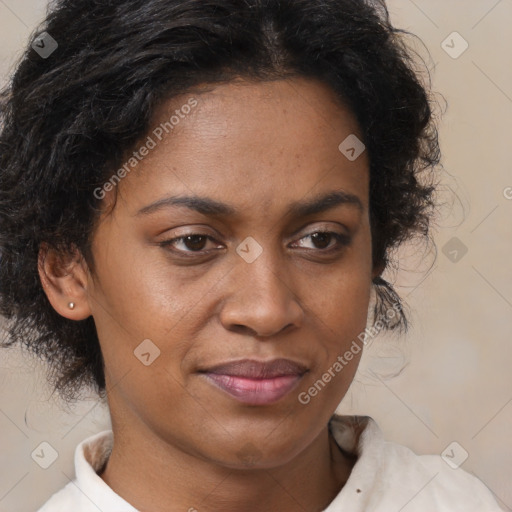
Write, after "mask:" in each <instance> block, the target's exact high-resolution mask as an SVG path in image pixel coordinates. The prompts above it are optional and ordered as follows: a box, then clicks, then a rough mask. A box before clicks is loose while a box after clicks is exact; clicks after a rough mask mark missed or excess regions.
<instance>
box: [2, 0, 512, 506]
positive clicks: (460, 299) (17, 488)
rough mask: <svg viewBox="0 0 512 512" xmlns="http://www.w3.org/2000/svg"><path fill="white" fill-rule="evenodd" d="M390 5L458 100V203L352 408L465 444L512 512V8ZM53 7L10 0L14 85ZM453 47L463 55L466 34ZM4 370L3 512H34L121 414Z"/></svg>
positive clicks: (416, 444) (392, 429)
mask: <svg viewBox="0 0 512 512" xmlns="http://www.w3.org/2000/svg"><path fill="white" fill-rule="evenodd" d="M389 6H390V10H391V14H392V19H393V21H394V22H395V24H396V25H398V26H400V27H402V28H405V29H407V30H410V31H412V32H413V33H415V34H417V35H418V36H419V37H420V38H421V39H422V40H423V41H424V43H425V45H426V47H427V48H428V51H429V53H430V66H431V67H432V69H433V79H434V88H435V89H436V90H437V91H439V92H440V93H441V94H442V95H443V96H444V97H445V98H446V100H447V103H448V110H447V112H446V114H445V115H444V117H443V123H442V125H441V142H442V149H443V151H444V167H445V170H444V184H445V191H446V200H447V205H446V207H445V208H444V209H443V210H442V211H441V214H442V218H440V221H439V227H438V229H437V232H436V234H435V242H436V245H437V251H438V254H437V259H436V260H435V263H434V264H433V265H432V262H433V261H434V256H435V254H434V252H433V250H432V248H431V250H430V252H429V251H426V250H425V248H424V247H415V246H411V247H409V248H407V249H404V250H403V251H401V254H402V255H403V256H404V257H406V259H404V260H403V262H402V264H401V270H400V272H399V274H398V276H397V278H398V283H399V284H400V287H399V288H398V291H399V292H400V293H401V294H402V296H404V297H406V300H407V303H408V304H409V306H410V308H411V311H412V313H413V315H412V318H411V320H412V324H413V325H412V329H411V331H410V332H409V334H408V335H407V336H406V337H404V338H402V339H396V337H392V336H389V335H388V336H379V337H378V338H377V339H375V340H374V341H373V342H372V344H371V345H370V346H369V347H368V348H367V351H366V354H365V356H364V357H363V360H362V363H361V367H360V371H359V373H358V376H357V378H356V382H354V384H353V386H352V388H351V390H350V391H349V393H348V395H347V397H346V399H345V400H344V401H343V403H342V404H341V406H340V412H344V413H358V414H367V415H370V416H373V417H374V418H375V419H376V420H377V421H378V423H379V424H380V426H381V428H382V429H383V430H384V433H385V436H386V437H387V438H388V439H389V440H393V441H397V442H400V443H402V444H404V445H407V446H409V447H411V448H412V449H414V450H415V451H416V452H418V453H442V452H443V450H445V448H446V447H447V446H448V445H450V444H451V443H452V442H453V441H456V442H457V443H458V445H456V447H455V452H454V453H455V455H456V456H457V457H458V456H460V455H461V454H463V451H462V450H465V451H466V452H467V453H468V455H469V456H468V458H467V460H466V461H465V462H464V463H463V465H462V466H461V467H462V468H463V469H464V470H466V471H469V472H472V473H474V474H475V475H477V476H478V477H479V478H480V479H481V480H483V481H484V482H485V483H486V484H487V486H488V487H489V488H490V489H491V490H492V491H493V492H494V493H495V495H496V496H497V498H498V500H500V503H501V505H502V506H503V507H504V509H505V510H512V483H511V482H512V480H511V474H512V442H511V438H510V432H511V426H512V377H511V375H512V373H511V366H512V343H511V334H512V264H511V259H512V258H511V257H512V222H511V219H512V166H511V163H510V148H511V146H512V144H511V142H512V141H511V134H512V126H511V124H512V123H511V119H512V65H511V64H512V31H511V30H510V26H511V24H512V0H500V1H498V0H449V1H447V0H428V1H427V0H414V1H413V0H393V1H390V2H389ZM44 9H45V2H43V1H40V0H37V1H36V0H0V76H1V77H4V80H5V79H6V77H7V76H8V73H9V71H10V70H12V65H13V63H14V62H15V59H16V58H17V57H18V55H19V54H20V52H21V49H22V48H23V47H24V46H25V44H26V42H27V38H28V36H29V34H30V33H31V32H32V30H33V29H34V28H35V26H36V23H37V22H38V21H39V20H40V19H42V17H43V15H44ZM454 31H457V32H458V33H459V34H460V35H461V36H462V37H463V38H464V39H465V40H466V41H467V42H468V44H469V48H468V49H467V50H466V51H465V52H464V53H463V54H462V55H461V56H460V57H458V58H457V59H454V58H452V57H451V56H449V55H448V54H447V53H446V52H445V51H444V49H443V48H442V46H441V44H442V42H443V41H444V40H445V39H446V38H447V36H449V35H450V34H452V32H454ZM451 40H453V41H454V42H453V43H451ZM448 44H449V45H451V46H454V48H453V50H451V51H456V50H457V49H458V48H460V42H459V40H458V39H453V36H452V37H451V38H449V39H448ZM418 48H420V46H418ZM421 51H422V53H423V54H425V50H424V49H423V50H421ZM454 193H455V194H456V196H455V195H453V194H454ZM449 194H452V195H451V196H450V195H449ZM508 198H510V199H508ZM453 237H457V238H458V239H459V240H460V242H461V243H463V244H464V245H465V246H466V247H467V249H468V252H467V254H465V255H464V256H463V257H462V258H461V259H460V260H459V261H458V262H453V261H451V260H450V258H449V257H448V256H450V255H449V252H448V250H447V249H445V251H446V253H447V254H448V256H447V255H445V253H444V252H443V248H445V245H446V244H447V243H448V242H450V241H451V240H452V238H453ZM451 243H453V242H451ZM448 247H449V248H450V249H449V250H451V247H450V246H448ZM0 365H1V367H0V432H1V435H0V453H1V462H0V511H1V512H7V511H9V512H28V511H32V510H35V509H36V508H37V507H38V506H39V505H41V504H42V503H43V502H44V501H45V500H46V499H47V498H48V497H49V496H50V495H51V494H52V493H53V492H55V491H56V490H58V489H60V488H61V487H62V486H63V485H64V484H66V483H67V482H68V481H69V479H70V478H72V477H73V450H74V447H75V445H76V444H77V443H78V442H79V441H81V440H82V439H84V438H85V437H87V436H88V435H90V434H92V433H94V432H97V431H99V430H102V429H104V428H108V426H109V423H108V415H107V414H106V411H105V410H104V409H102V407H101V406H98V402H97V401H96V400H94V399H93V398H91V400H89V401H84V402H80V403H78V404H74V405H73V406H72V407H70V410H69V411H67V412H63V411H61V409H60V406H61V404H59V403H58V402H56V401H55V400H54V399H50V391H49V390H47V389H46V388H45V387H44V384H43V382H44V381H43V378H42V374H41V368H40V366H39V365H38V364H37V363H36V362H34V361H30V360H28V359H26V358H23V357H21V356H20V354H18V352H16V351H12V352H10V351H9V352H8V351H5V350H4V351H0ZM400 369H403V371H401V372H400ZM396 374H398V375H396ZM43 441H46V442H49V443H50V444H51V445H52V446H53V447H55V449H56V450H57V452H58V459H57V460H56V462H55V463H54V464H53V465H52V466H51V467H50V468H48V469H46V470H44V469H42V468H40V467H39V466H38V465H37V464H36V463H35V462H34V461H33V460H32V458H31V453H32V451H33V450H34V449H35V448H36V447H38V446H39V444H40V443H41V442H43ZM454 471H456V470H454Z"/></svg>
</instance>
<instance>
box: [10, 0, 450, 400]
mask: <svg viewBox="0 0 512 512" xmlns="http://www.w3.org/2000/svg"><path fill="white" fill-rule="evenodd" d="M47 34H49V35H47ZM406 34H407V32H404V31H401V30H398V29H396V28H395V27H394V26H393V25H392V24H391V22H390V18H389V13H388V10H387V8H386V5H385V3H384V1H383V0H314V1H312V0H57V1H54V2H53V3H51V4H50V6H49V9H48V14H47V16H46V19H45V21H44V22H43V23H42V24H41V25H40V26H39V27H38V29H37V30H36V31H34V33H33V34H32V37H31V40H30V41H29V43H28V45H27V49H26V51H25V52H24V54H23V56H22V58H21V59H20V62H19V63H18V64H17V66H16V69H15V72H14V74H13V76H12V79H11V80H10V82H9V83H8V84H7V86H6V87H5V88H4V90H3V91H2V92H1V95H0V122H1V126H0V128H1V133H0V179H1V185H0V251H1V265H0V314H2V315H3V316H4V317H5V318H6V320H7V322H6V330H5V333H6V336H5V339H4V340H3V342H2V344H3V345H4V346H11V345H14V344H19V345H20V346H22V347H24V348H28V349H29V350H30V351H32V352H33V353H35V354H36V355H37V356H38V357H41V358H43V359H45V360H46V361H47V362H48V363H49V364H48V371H49V373H48V378H49V379H50V381H51V382H52V384H53V385H54V389H56V390H58V391H60V393H61V394H67V397H69V398H71V397H73V396H75V393H76V392H78V391H80V390H82V389H83V388H84V387H89V386H92V388H93V389H94V390H95V391H96V392H98V393H99V394H100V395H102V394H103V395H104V392H105V377H104V367H103V359H102V355H101V351H100V345H99V342H98V337H97V332H96V328H95V324H94V320H93V318H92V316H91V317H89V318H87V319H86V320H83V321H72V320H69V319H66V318H64V317H62V316H60V315H59V314H58V313H57V312H56V311H55V310H54V309H53V307H52V306H51V304H50V302H49V301H48V299H47V297H46V295H45V293H44V291H43V288H42V286H41V282H40V278H39V274H38V264H37V262H38V252H39V249H40V246H41V244H43V243H44V244H48V246H50V247H53V248H56V249H58V250H59V251H63V252H66V251H72V250H74V249H76V248H78V249H79V250H80V251H81V253H82V254H83V255H84V258H85V259H86V261H87V263H88V264H89V267H90V268H91V269H94V261H93V258H92V254H91V239H92V234H93V232H94V226H95V221H96V220H97V219H98V215H99V213H100V212H101V207H102V204H101V200H100V199H99V198H98V197H96V195H95V194H94V193H93V191H94V190H95V189H97V188H98V187H101V186H102V185H103V184H104V183H105V182H106V180H108V178H109V177H110V176H112V171H113V169H117V168H118V167H119V166H120V165H122V162H123V161H124V160H123V159H124V156H125V155H126V154H127V152H129V151H130V150H131V149H133V147H134V145H135V144H136V142H137V141H138V140H140V139H141V137H142V136H144V135H145V134H146V133H147V131H148V130H149V125H150V122H151V119H152V115H153V113H154V112H155V109H156V108H157V107H158V106H159V105H160V104H161V103H162V102H163V101H164V100H168V99H170V98H173V97H175V96H177V95H179V94H184V93H187V92H188V91H190V90H192V89H193V88H194V87H196V86H199V85H201V84H205V83H211V84H216V83H226V82H229V81H230V80H233V79H234V78H238V77H243V78H246V79H248V80H253V81H266V80H278V79H283V78H287V77H291V76H303V77H309V78H314V79H317V80H320V81H323V82H324V83H326V84H328V85H329V86H330V87H331V88H332V89H333V91H334V92H335V93H336V94H337V96H338V97H339V98H340V100H341V101H343V102H344V104H346V105H348V107H349V108H350V109H351V110H352V112H353V113H354V114H355V116H356V118H357V120H358V122H359V125H360V128H361V132H362V134H363V139H364V140H363V142H364V144H365V145H366V148H367V151H368V155H369V162H370V221H371V233H372V246H373V255H372V256H373V263H374V265H381V267H382V268H386V267H389V266H390V265H391V264H392V262H393V259H392V258H391V257H390V255H391V251H392V250H393V249H395V248H397V247H398V246H399V245H400V244H402V243H403V242H405V241H406V240H410V239H412V238H413V237H417V236H418V235H420V237H421V238H424V237H426V238H427V239H429V240H430V225H431V222H432V220H433V210H435V207H436V203H435V201H434V196H435V192H436V186H437V184H436V183H435V176H436V175H435V170H436V167H437V164H438V163H439V159H440V157H439V153H440V152H439V144H438V135H437V127H436V124H435V114H434V108H433V105H434V102H433V100H432V97H431V94H430V87H429V86H427V85H426V84H425V83H424V80H422V79H421V77H420V75H419V73H418V71H417V69H416V57H417V55H416V54H415V53H413V52H412V50H411V49H410V48H409V47H408V45H407V44H406V42H405V37H404V36H405V35H406ZM50 36H51V38H53V39H54V40H55V41H56V43H54V44H53V46H51V45H50V43H51V42H52V40H51V39H49V37H50ZM41 41H43V43H41ZM44 41H46V43H48V45H47V46H46V48H47V49H51V50H52V53H51V54H42V53H41V52H40V51H39V52H38V51H37V49H38V48H37V47H39V48H41V47H44V46H45V45H44ZM34 42H37V45H35V44H34ZM427 73H428V72H427ZM373 284H374V289H375V291H376V301H375V306H374V320H375V322H381V321H382V319H384V320H385V322H384V324H383V325H384V329H388V330H394V329H400V331H403V330H405V331H406V330H407V324H408V322H407V316H406V314H405V313H404V310H403V308H402V307H401V306H402V301H401V299H400V297H399V296H398V294H397V293H396V291H395V290H394V288H393V286H392V284H391V283H390V282H388V281H386V280H384V279H383V278H382V277H381V276H378V277H377V278H376V279H375V280H374V283H373ZM397 305H398V307H397ZM390 307H394V309H395V310H396V311H398V314H397V315H396V316H395V317H394V320H393V321H389V317H388V316H386V317H385V314H386V312H387V311H389V308H390ZM374 325H375V324H374Z"/></svg>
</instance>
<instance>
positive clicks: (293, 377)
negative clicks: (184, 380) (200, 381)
mask: <svg viewBox="0 0 512 512" xmlns="http://www.w3.org/2000/svg"><path fill="white" fill-rule="evenodd" d="M307 372H308V369H307V368H306V367H305V366H304V365H302V364H300V363H296V362H294V361H291V360H289V359H274V360H272V361H266V362H261V361H256V360H252V359H243V360H239V361H232V362H228V363H223V364H220V365H217V366H214V367H212V368H208V369H205V370H201V371H200V372H199V373H200V374H202V375H204V377H205V378H206V379H207V381H208V382H209V383H211V384H212V385H214V386H215V387H217V388H218V389H221V390H222V391H224V392H225V393H227V394H228V395H230V396H231V397H232V398H234V399H236V400H238V401H239V402H242V403H245V404H248V405H267V404H272V403H275V402H277V401H279V400H280V399H282V398H283V397H285V396H286V395H288V394H289V393H290V392H291V391H292V390H293V389H294V388H295V387H296V386H297V385H298V383H299V381H300V380H301V379H302V377H303V376H304V375H305V374H306V373H307Z"/></svg>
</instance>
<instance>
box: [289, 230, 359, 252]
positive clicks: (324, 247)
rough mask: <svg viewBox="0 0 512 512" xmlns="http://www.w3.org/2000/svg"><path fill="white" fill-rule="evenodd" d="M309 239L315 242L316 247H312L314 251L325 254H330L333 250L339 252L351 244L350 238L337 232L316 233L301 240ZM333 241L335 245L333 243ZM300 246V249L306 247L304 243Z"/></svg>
mask: <svg viewBox="0 0 512 512" xmlns="http://www.w3.org/2000/svg"><path fill="white" fill-rule="evenodd" d="M308 238H309V239H310V240H311V241H312V242H313V245H314V247H312V249H318V250H319V251H325V252H329V251H330V250H331V249H332V250H339V249H341V248H342V247H344V246H347V245H349V243H350V237H349V236H347V235H344V234H341V233H336V232H335V231H315V232H314V233H310V234H309V235H306V236H304V237H302V238H301V239H300V240H301V241H302V240H307V239H308ZM333 241H334V243H332V242H333ZM299 245H300V247H306V246H305V245H304V243H303V242H302V243H300V244H299ZM306 248H307V247H306Z"/></svg>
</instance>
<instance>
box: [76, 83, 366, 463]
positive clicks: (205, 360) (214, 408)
mask: <svg viewBox="0 0 512 512" xmlns="http://www.w3.org/2000/svg"><path fill="white" fill-rule="evenodd" d="M186 105H188V107H186ZM171 116H174V118H171ZM171 119H172V120H171ZM170 120H171V121H170ZM166 122H167V125H165V123H166ZM171 125H172V128H171ZM164 126H165V128H163V127H164ZM167 131H168V132H169V133H167ZM352 134H355V135H356V136H359V138H362V137H361V133H360V129H359V127H358V125H357V122H356V121H355V119H354V116H353V115H352V114H351V113H350V111H349V110H347V109H346V108H345V107H343V106H342V105H340V104H338V103H337V102H336V98H335V97H334V95H333V93H332V92H331V90H330V89H329V88H328V87H327V86H325V85H323V84H321V83H318V82H315V81H308V80H306V79H298V78H297V79H293V80H292V79H290V80H281V81H275V82H267V83H257V84H255V83H247V82H244V81H241V80H240V81H234V82H231V83H229V84H223V85H218V86H215V87H210V88H209V89H205V90H204V91H202V92H196V93H190V94H188V95H184V96H182V97H179V98H174V99H173V100H172V101H171V102H167V103H165V104H163V105H162V106H161V107H160V108H159V110H158V112H157V115H156V116H155V118H154V120H153V126H152V128H151V131H150V132H149V134H148V135H147V136H146V137H144V139H143V140H142V141H141V145H140V147H141V146H143V145H146V147H147V148H149V149H148V151H145V150H140V151H138V156H135V158H136V159H137V162H136V163H135V161H132V162H131V164H133V165H130V163H128V165H127V167H126V168H125V170H126V169H130V171H129V172H126V176H124V177H123V178H122V180H121V181H120V183H119V184H117V200H116V202H115V206H113V204H114V203H112V201H113V198H114V193H113V191H112V190H108V193H107V194H106V195H105V198H104V204H105V206H108V205H110V206H111V211H108V212H107V208H106V210H105V213H104V215H103V216H102V218H101V219H100V222H99V224H98V226H97V228H96V230H95V233H94V238H93V245H92V253H93V256H94V260H95V269H94V276H92V275H90V277H89V280H88V282H87V286H86V289H87V297H88V299H87V300H88V306H89V308H90V313H91V314H92V315H93V317H94V321H95V323H96V326H97V331H98V336H99V339H100V344H101V349H102V353H103V357H104V361H105V367H106V380H107V389H108V392H109V405H110V408H111V413H112V418H113V425H114V429H115V428H116V424H117V425H119V426H120V425H123V428H124V429H128V431H129V430H130V429H133V432H139V433H140V432H142V431H144V432H146V433H150V435H152V436H155V438H158V439H160V440H162V441H164V442H165V443H168V444H169V445H172V446H174V447H178V448H179V449H180V450H183V451H185V452H187V453H189V454H191V455H193V456H196V457H200V458H201V459H203V460H208V461H213V462H214V463H216V464H221V465H223V466H228V467H238V466H242V465H243V464H244V454H245V453H246V452H250V451H251V450H257V454H258V457H257V459H258V460H257V462H256V464H258V465H260V466H261V467H274V466H277V465H279V464H282V463H284V462H286V461H289V460H291V459H292V458H293V457H294V456H296V455H297V454H298V453H299V452H300V451H301V450H303V449H304V447H305V446H308V445H309V444H310V443H312V442H313V440H314V439H315V438H316V437H317V436H318V435H319V433H320V432H321V431H322V429H324V428H325V426H326V424H327V422H328V420H329V418H330V416H331V415H332V414H333V412H334V411H335V409H336V407H337V406H338V404H339V402H340V401H341V400H342V398H343V396H344V395H345V393H346V391H347V389H348V387H349V385H350V383H351V382H352V379H353V377H354V373H355V371H356V368H357V363H358V361H359V358H360V356H361V350H360V343H359V342H358V343H359V346H357V348H356V346H355V345H354V344H353V342H354V340H356V341H357V337H358V335H359V334H360V333H361V332H362V331H364V328H365V326H366V320H367V311H368V305H369V299H370V289H371V280H372V277H373V276H374V275H375V272H374V271H373V269H372V263H371V235H370V225H369V214H368V206H369V205H368V195H369V188H368V187H369V171H368V169H369V167H368V160H367V156H366V154H365V153H363V154H362V155H361V156H360V157H359V158H357V159H356V160H355V161H351V160H349V159H348V158H347V157H346V156H345V155H344V154H343V153H342V152H341V151H340V150H339V149H338V146H339V145H340V143H341V142H342V141H344V140H345V139H346V138H347V137H348V136H349V135H352ZM148 136H149V137H150V138H151V141H150V139H148ZM137 147H139V146H137ZM143 154H144V155H143ZM139 157H140V158H139ZM123 174H124V173H121V175H123ZM107 189H110V187H108V186H107ZM327 196H329V197H330V199H329V198H327ZM184 198H189V199H188V200H186V199H184ZM191 198H195V199H194V200H192V199H191ZM322 198H323V200H322ZM351 347H352V348H351ZM347 351H349V352H351V353H352V357H351V358H350V360H348V358H347V357H344V355H345V353H346V352H347ZM340 357H341V358H342V359H343V361H344V363H343V364H342V363H341V362H340V359H339V358H340ZM247 360H249V362H247ZM275 360H281V361H278V362H275ZM282 360H287V361H282ZM240 361H245V362H244V363H240ZM269 362H270V363H271V364H270V365H267V366H265V367H261V365H260V364H259V363H269ZM336 363H338V364H336ZM340 367H341V369H340ZM326 374H328V376H327V377H326V376H325V375H326ZM329 377H330V378H329ZM319 381H321V382H319ZM315 383H316V386H315ZM322 384H323V385H322ZM315 390H316V391H315ZM205 432H209V434H208V436H205V435H204V433H205ZM148 435H149V434H148ZM255 447H256V448H255Z"/></svg>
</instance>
